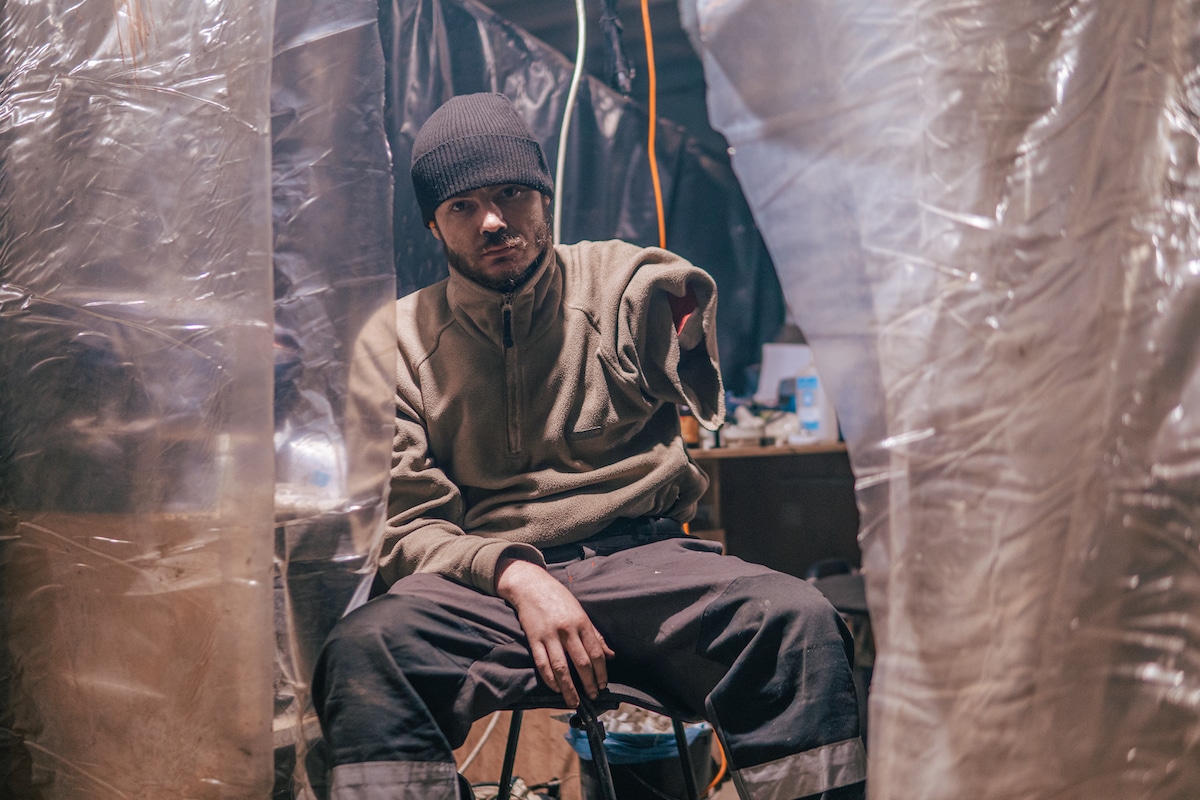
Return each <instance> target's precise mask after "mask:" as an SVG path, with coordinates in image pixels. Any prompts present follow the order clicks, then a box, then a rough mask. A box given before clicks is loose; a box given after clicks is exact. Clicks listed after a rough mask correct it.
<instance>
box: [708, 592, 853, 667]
mask: <svg viewBox="0 0 1200 800" xmlns="http://www.w3.org/2000/svg"><path fill="white" fill-rule="evenodd" d="M723 600H724V601H725V603H728V604H729V606H730V607H729V608H728V609H727V610H726V611H725V614H724V616H725V617H726V619H725V620H724V621H725V623H726V624H728V625H729V626H730V629H733V630H737V629H743V630H749V631H752V632H756V633H757V634H758V635H761V636H770V637H772V638H775V637H778V639H779V640H780V644H781V645H782V646H785V647H788V648H794V647H800V648H805V649H808V648H816V647H826V646H830V645H835V644H836V645H839V646H841V647H842V649H843V650H844V651H845V652H846V654H847V657H850V656H852V654H853V645H852V642H851V638H850V632H849V630H848V629H847V628H846V625H845V622H844V621H843V620H842V618H841V615H840V614H838V612H837V610H836V609H835V608H834V607H833V606H832V605H831V604H830V602H829V601H828V600H827V599H826V598H825V596H824V595H823V594H821V592H820V591H819V590H818V589H816V588H815V587H813V586H812V584H810V583H808V582H807V581H803V580H800V579H799V578H796V577H793V576H791V575H785V574H783V573H779V572H772V573H765V574H761V575H755V576H750V577H745V578H739V579H738V580H737V581H735V582H734V583H733V584H731V585H730V587H729V590H728V591H726V593H725V596H724V598H723Z"/></svg>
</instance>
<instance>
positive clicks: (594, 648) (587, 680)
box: [564, 633, 608, 699]
mask: <svg viewBox="0 0 1200 800" xmlns="http://www.w3.org/2000/svg"><path fill="white" fill-rule="evenodd" d="M599 637H600V635H599V634H598V633H597V634H594V635H593V637H592V642H591V646H590V647H588V646H586V645H585V644H584V643H583V642H582V641H580V640H579V639H572V640H569V641H567V642H565V643H564V644H565V646H566V649H567V652H568V654H569V655H570V657H571V663H572V664H574V666H575V672H576V673H577V674H578V676H579V684H580V687H579V688H581V689H582V690H583V691H584V692H585V693H586V694H587V696H588V697H590V698H592V699H595V697H596V695H597V694H599V693H600V690H601V689H604V688H605V687H606V686H608V665H607V663H606V662H605V651H606V650H607V648H606V647H604V646H603V640H601V639H600V638H599Z"/></svg>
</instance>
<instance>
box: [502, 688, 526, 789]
mask: <svg viewBox="0 0 1200 800" xmlns="http://www.w3.org/2000/svg"><path fill="white" fill-rule="evenodd" d="M524 716H525V712H524V711H521V710H520V709H517V710H515V711H513V712H512V718H511V719H510V720H509V723H508V744H507V745H505V747H504V764H503V766H501V768H500V785H499V786H498V787H497V792H496V800H508V797H509V795H510V794H512V783H513V780H512V776H513V764H515V763H516V761H517V741H518V740H519V739H520V738H521V719H522V718H523V717H524Z"/></svg>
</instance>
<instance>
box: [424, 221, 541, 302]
mask: <svg viewBox="0 0 1200 800" xmlns="http://www.w3.org/2000/svg"><path fill="white" fill-rule="evenodd" d="M553 220H554V214H553V212H551V211H550V209H549V208H547V209H545V212H544V214H543V216H542V224H541V225H540V226H539V227H538V229H537V230H535V231H534V232H533V245H534V247H535V248H536V249H537V255H536V256H534V258H533V260H532V261H531V262H529V264H527V265H526V266H525V267H524V268H523V269H522V270H521V271H520V272H518V273H516V274H513V275H509V276H508V277H503V278H493V277H491V276H490V275H486V274H481V273H480V272H479V271H477V270H476V269H475V268H474V267H473V266H472V264H471V260H470V258H469V257H467V256H465V255H463V254H462V253H460V252H458V251H456V250H451V249H450V248H449V247H448V246H447V245H446V243H445V242H442V249H443V250H444V251H445V253H446V261H447V262H449V264H450V266H451V267H452V268H454V269H455V270H457V271H458V272H460V273H462V274H463V275H465V276H466V277H467V278H468V279H470V280H472V281H474V282H475V283H477V284H479V285H480V286H483V287H485V288H488V289H492V290H494V291H497V292H504V293H506V294H507V293H510V292H515V291H516V290H517V289H520V288H521V287H522V286H524V285H525V284H526V283H527V282H528V281H529V279H530V278H531V277H532V276H533V273H534V272H536V271H537V268H538V264H540V263H542V258H543V257H544V256H545V255H546V251H547V250H548V249H549V248H550V245H551V244H553V241H554V240H553V237H552V236H551V228H552V227H553ZM501 244H504V245H509V246H513V247H520V246H522V245H524V244H525V237H524V236H513V235H512V234H510V233H507V232H500V233H489V234H486V235H485V236H484V242H483V247H484V248H485V249H486V248H489V247H495V246H497V245H501Z"/></svg>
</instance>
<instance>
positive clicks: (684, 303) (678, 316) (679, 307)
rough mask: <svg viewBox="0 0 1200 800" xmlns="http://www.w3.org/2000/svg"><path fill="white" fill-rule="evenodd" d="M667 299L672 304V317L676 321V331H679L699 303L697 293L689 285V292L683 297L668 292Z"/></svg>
mask: <svg viewBox="0 0 1200 800" xmlns="http://www.w3.org/2000/svg"><path fill="white" fill-rule="evenodd" d="M667 301H668V302H669V303H670V304H671V318H672V319H673V320H674V321H675V333H679V332H680V331H681V330H683V326H684V325H686V324H687V321H688V319H689V318H690V317H691V316H692V314H693V313H695V311H696V308H697V306H698V305H699V303H697V302H696V293H695V292H693V291H692V288H691V287H690V286H689V287H688V290H687V294H685V295H684V296H683V297H676V296H675V295H673V294H668V295H667Z"/></svg>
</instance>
